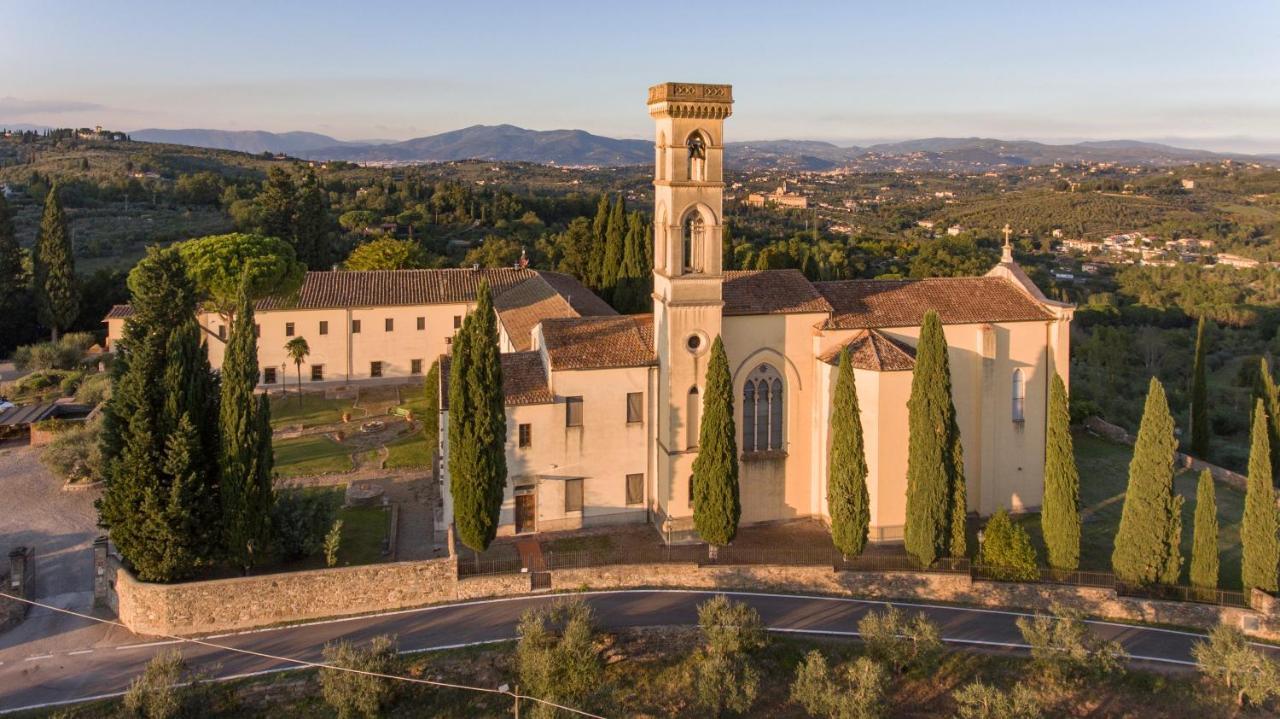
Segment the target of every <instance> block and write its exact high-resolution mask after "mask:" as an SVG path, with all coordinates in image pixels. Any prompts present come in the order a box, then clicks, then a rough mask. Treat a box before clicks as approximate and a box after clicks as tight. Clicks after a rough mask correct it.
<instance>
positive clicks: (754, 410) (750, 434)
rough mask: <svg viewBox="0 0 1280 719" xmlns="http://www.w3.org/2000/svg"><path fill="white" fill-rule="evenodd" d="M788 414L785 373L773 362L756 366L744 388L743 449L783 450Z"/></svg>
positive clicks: (760, 450) (748, 450) (753, 450)
mask: <svg viewBox="0 0 1280 719" xmlns="http://www.w3.org/2000/svg"><path fill="white" fill-rule="evenodd" d="M786 413H787V403H786V397H785V390H784V389H783V383H782V375H781V374H779V373H778V370H776V369H774V367H773V366H772V365H768V364H762V365H760V366H759V367H756V368H755V369H754V370H752V371H751V374H750V375H749V376H748V377H747V381H746V382H745V383H744V384H743V387H742V451H744V452H770V451H773V452H780V451H782V450H783V449H784V444H783V439H782V430H783V422H784V420H785V418H786Z"/></svg>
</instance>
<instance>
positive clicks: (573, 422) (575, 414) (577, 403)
mask: <svg viewBox="0 0 1280 719" xmlns="http://www.w3.org/2000/svg"><path fill="white" fill-rule="evenodd" d="M564 426H566V427H581V426H582V397H580V396H579V397H565V398H564Z"/></svg>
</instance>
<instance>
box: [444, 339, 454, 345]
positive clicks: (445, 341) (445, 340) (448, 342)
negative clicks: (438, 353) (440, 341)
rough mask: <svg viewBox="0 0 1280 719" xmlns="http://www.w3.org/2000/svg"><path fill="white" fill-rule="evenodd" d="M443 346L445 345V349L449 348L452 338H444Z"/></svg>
mask: <svg viewBox="0 0 1280 719" xmlns="http://www.w3.org/2000/svg"><path fill="white" fill-rule="evenodd" d="M444 344H445V346H446V347H447V346H449V345H451V344H453V338H452V337H445V338H444Z"/></svg>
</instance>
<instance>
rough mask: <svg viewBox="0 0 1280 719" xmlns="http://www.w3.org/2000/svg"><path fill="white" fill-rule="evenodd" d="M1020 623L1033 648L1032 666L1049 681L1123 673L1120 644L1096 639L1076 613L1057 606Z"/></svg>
mask: <svg viewBox="0 0 1280 719" xmlns="http://www.w3.org/2000/svg"><path fill="white" fill-rule="evenodd" d="M1017 624H1018V631H1020V632H1021V633H1022V638H1023V640H1024V641H1026V643H1027V644H1029V645H1030V646H1031V659H1032V661H1033V663H1034V664H1035V666H1036V667H1038V668H1039V669H1040V670H1041V671H1042V672H1043V673H1044V675H1045V676H1046V677H1047V678H1050V679H1059V680H1072V679H1078V678H1081V677H1102V676H1106V675H1108V674H1112V673H1116V672H1122V671H1124V660H1125V653H1124V649H1122V648H1121V647H1120V644H1119V643H1118V642H1108V641H1104V640H1102V639H1099V638H1098V637H1097V636H1095V635H1094V634H1093V633H1092V632H1090V631H1089V628H1088V627H1087V626H1086V625H1085V623H1084V622H1083V621H1082V620H1081V619H1080V613H1079V612H1077V611H1075V610H1069V609H1066V608H1064V607H1059V606H1055V607H1054V608H1053V614H1052V615H1045V614H1040V613H1037V614H1036V615H1035V616H1034V617H1032V618H1027V617H1019V618H1018V622H1017Z"/></svg>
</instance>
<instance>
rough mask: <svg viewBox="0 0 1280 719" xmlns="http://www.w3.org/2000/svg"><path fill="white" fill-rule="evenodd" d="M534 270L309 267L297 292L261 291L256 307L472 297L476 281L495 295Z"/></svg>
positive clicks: (447, 300) (445, 300)
mask: <svg viewBox="0 0 1280 719" xmlns="http://www.w3.org/2000/svg"><path fill="white" fill-rule="evenodd" d="M536 276H537V273H536V272H534V271H533V270H526V269H515V268H511V267H503V268H496V269H436V270H375V271H371V272H355V271H349V270H334V271H329V272H308V273H307V276H306V279H304V280H303V282H302V288H301V289H299V290H298V292H297V294H296V296H280V297H266V298H263V299H262V300H259V301H258V304H257V308H258V309H259V310H264V311H270V310H288V309H328V308H333V307H387V306H395V305H438V304H453V303H465V302H475V299H476V292H477V291H479V289H480V281H481V280H488V282H489V287H490V288H491V289H492V290H493V293H494V295H499V294H501V293H503V292H505V291H506V290H508V289H510V288H512V287H515V286H516V285H518V284H520V283H521V282H524V281H525V280H528V279H530V278H532V277H536Z"/></svg>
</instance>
